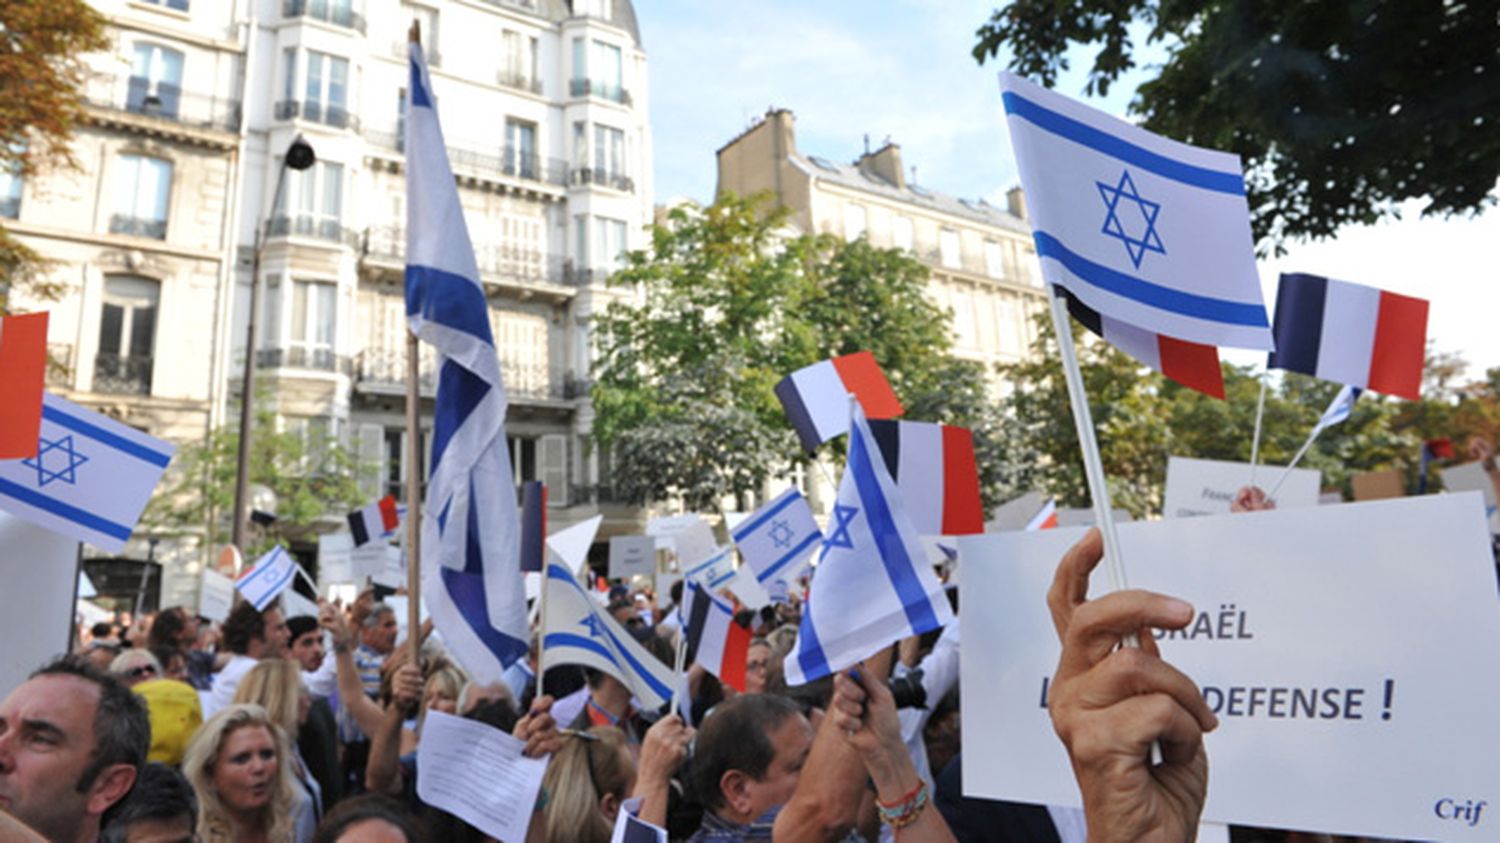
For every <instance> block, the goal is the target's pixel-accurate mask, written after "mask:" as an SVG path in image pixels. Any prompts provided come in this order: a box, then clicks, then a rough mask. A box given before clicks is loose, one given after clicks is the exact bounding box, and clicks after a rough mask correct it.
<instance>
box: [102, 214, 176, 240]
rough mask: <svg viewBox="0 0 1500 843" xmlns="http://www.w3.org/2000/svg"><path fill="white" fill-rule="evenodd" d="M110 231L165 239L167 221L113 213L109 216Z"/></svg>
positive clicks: (132, 235)
mask: <svg viewBox="0 0 1500 843" xmlns="http://www.w3.org/2000/svg"><path fill="white" fill-rule="evenodd" d="M109 233H110V234H128V235H130V236H131V237H149V238H151V239H153V240H165V239H167V221H166V220H153V219H147V218H145V217H135V216H131V215H129V214H112V215H110V218H109Z"/></svg>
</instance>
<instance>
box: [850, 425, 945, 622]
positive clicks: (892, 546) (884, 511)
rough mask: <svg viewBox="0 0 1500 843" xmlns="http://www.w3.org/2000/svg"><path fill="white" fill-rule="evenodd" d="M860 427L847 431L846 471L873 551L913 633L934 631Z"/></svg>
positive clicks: (931, 614)
mask: <svg viewBox="0 0 1500 843" xmlns="http://www.w3.org/2000/svg"><path fill="white" fill-rule="evenodd" d="M860 428H861V425H855V426H853V428H852V429H851V430H850V431H849V467H848V468H847V469H846V470H847V471H850V472H853V474H854V485H855V488H857V489H858V490H859V499H860V502H861V503H863V504H864V506H865V521H866V523H868V524H869V525H870V535H871V538H872V539H873V540H874V542H875V549H876V550H877V551H878V552H879V553H880V561H881V563H882V564H884V566H885V572H886V575H887V576H889V577H890V578H891V585H892V586H894V587H895V589H896V596H897V597H898V598H900V600H901V606H902V608H904V609H905V610H906V619H907V621H908V622H910V623H911V626H912V630H913V632H925V631H927V630H929V629H934V628H936V627H937V626H938V619H937V615H936V614H935V613H934V612H933V611H932V601H930V600H929V599H928V598H927V590H926V589H925V588H923V587H922V581H921V579H920V578H918V577H917V571H916V568H914V567H913V566H912V560H911V557H910V556H909V555H907V552H906V543H905V542H904V541H902V537H901V531H900V530H899V529H898V528H897V527H896V522H895V519H894V518H892V516H891V508H890V503H889V502H888V501H886V499H885V492H884V490H882V489H881V488H880V480H879V479H878V478H877V477H876V476H875V466H874V465H873V464H872V463H871V462H870V450H869V443H867V442H866V441H865V435H864V431H863V430H861V429H860Z"/></svg>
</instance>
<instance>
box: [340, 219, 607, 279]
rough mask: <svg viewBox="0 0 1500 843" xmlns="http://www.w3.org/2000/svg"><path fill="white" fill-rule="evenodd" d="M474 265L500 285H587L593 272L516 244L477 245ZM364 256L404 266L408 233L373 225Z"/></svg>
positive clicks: (399, 229) (366, 239)
mask: <svg viewBox="0 0 1500 843" xmlns="http://www.w3.org/2000/svg"><path fill="white" fill-rule="evenodd" d="M473 245H474V262H475V263H476V264H478V266H479V273H480V275H481V276H482V278H483V280H485V281H487V282H490V283H497V284H506V283H510V284H516V283H519V284H553V285H558V286H568V287H574V286H580V285H586V284H588V283H590V282H591V281H592V280H593V274H592V271H591V270H587V269H576V268H574V266H573V262H572V261H571V260H569V259H568V258H567V257H566V256H564V255H554V254H548V253H547V252H545V251H542V250H540V249H533V248H527V247H525V246H521V245H518V244H515V243H487V242H485V241H482V240H479V241H475V242H474V244H473ZM361 255H362V256H363V257H364V258H365V259H367V260H372V261H378V262H384V263H387V264H393V265H395V264H401V263H403V262H405V260H406V230H405V229H404V228H402V227H401V226H398V225H372V226H370V227H369V228H367V229H365V234H364V241H363V246H362V248H361Z"/></svg>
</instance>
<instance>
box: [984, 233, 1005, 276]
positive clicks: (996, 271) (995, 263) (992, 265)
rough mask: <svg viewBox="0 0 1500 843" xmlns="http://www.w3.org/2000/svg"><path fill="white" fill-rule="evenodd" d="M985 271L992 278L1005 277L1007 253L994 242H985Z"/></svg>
mask: <svg viewBox="0 0 1500 843" xmlns="http://www.w3.org/2000/svg"><path fill="white" fill-rule="evenodd" d="M984 271H985V272H986V273H988V274H989V276H990V277H991V278H1004V277H1005V253H1004V252H1003V251H1002V250H1001V248H1000V244H999V243H996V242H995V241H994V240H986V241H984Z"/></svg>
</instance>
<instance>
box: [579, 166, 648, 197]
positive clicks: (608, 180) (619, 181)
mask: <svg viewBox="0 0 1500 843" xmlns="http://www.w3.org/2000/svg"><path fill="white" fill-rule="evenodd" d="M573 184H592V185H598V186H599V187H608V188H612V189H614V190H622V191H624V192H626V193H634V192H635V179H633V178H631V177H630V176H627V175H625V174H624V173H616V172H611V171H609V170H605V169H601V168H599V167H576V168H574V170H573Z"/></svg>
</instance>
